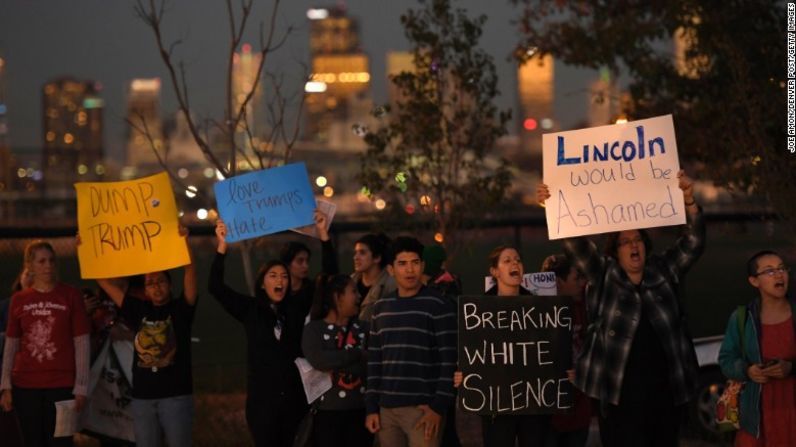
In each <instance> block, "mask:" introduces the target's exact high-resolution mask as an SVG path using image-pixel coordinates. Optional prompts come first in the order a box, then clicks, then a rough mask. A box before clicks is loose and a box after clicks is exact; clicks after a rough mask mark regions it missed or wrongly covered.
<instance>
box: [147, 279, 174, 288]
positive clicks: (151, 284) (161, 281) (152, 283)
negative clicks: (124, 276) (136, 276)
mask: <svg viewBox="0 0 796 447" xmlns="http://www.w3.org/2000/svg"><path fill="white" fill-rule="evenodd" d="M168 283H169V281H168V280H166V279H164V278H160V279H158V280H157V281H150V282H146V283H144V287H147V288H151V287H158V286H162V285H163V284H168Z"/></svg>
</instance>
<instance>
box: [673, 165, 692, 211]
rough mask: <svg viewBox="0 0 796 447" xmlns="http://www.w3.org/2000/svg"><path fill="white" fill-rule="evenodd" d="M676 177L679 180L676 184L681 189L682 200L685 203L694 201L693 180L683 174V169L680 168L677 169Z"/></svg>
mask: <svg viewBox="0 0 796 447" xmlns="http://www.w3.org/2000/svg"><path fill="white" fill-rule="evenodd" d="M677 179H678V180H679V184H678V186H679V187H680V189H682V190H683V200H685V202H686V203H691V202H693V201H694V181H693V180H691V177H689V176H687V175H686V174H685V171H683V170H682V169H680V170H679V171H677Z"/></svg>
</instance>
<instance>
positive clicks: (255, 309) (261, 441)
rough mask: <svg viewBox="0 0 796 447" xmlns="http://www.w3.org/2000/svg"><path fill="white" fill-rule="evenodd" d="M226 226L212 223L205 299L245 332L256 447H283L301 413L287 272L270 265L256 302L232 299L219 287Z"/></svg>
mask: <svg viewBox="0 0 796 447" xmlns="http://www.w3.org/2000/svg"><path fill="white" fill-rule="evenodd" d="M226 238H227V226H226V224H225V223H224V221H223V220H221V219H219V220H218V222H217V223H216V240H217V241H218V248H217V249H216V257H215V259H213V265H212V267H211V268H210V280H209V289H210V294H211V295H213V297H215V299H216V300H218V302H219V303H220V304H221V306H222V307H224V310H226V311H227V313H229V314H230V315H231V316H232V318H234V319H236V320H238V321H239V322H240V323H242V324H243V327H244V330H245V332H246V359H247V370H248V373H247V394H246V423H247V424H248V426H249V431H250V432H251V435H252V438H254V444H255V445H256V446H257V447H289V446H292V444H293V439H294V437H295V435H296V429H297V427H298V425H299V422H301V418H302V417H304V415H305V414H306V412H307V400H306V398H305V394H304V388H303V385H302V383H301V376H300V375H299V370H298V367H297V366H296V363H295V360H296V358H297V357H300V356H301V332H300V330H301V328H302V327H303V322H304V316H303V315H301V314H299V313H298V312H292V310H293V309H292V308H291V307H289V306H287V305H286V304H285V297H286V296H287V293H288V290H290V275H289V273H288V267H287V266H286V265H285V264H283V263H282V262H281V261H270V262H268V263H266V264H265V266H263V267H262V268H261V269H260V272H259V274H258V275H257V284H259V287H258V288H257V293H256V296H254V297H252V296H248V295H245V294H242V293H238V292H236V291H235V290H233V289H232V288H230V287H229V286H228V285H227V284H226V283H225V282H224V260H225V259H226V253H227V248H228V247H227V239H226Z"/></svg>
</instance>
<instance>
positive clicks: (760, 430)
mask: <svg viewBox="0 0 796 447" xmlns="http://www.w3.org/2000/svg"><path fill="white" fill-rule="evenodd" d="M746 270H747V277H748V280H749V284H751V285H752V287H754V288H755V289H757V292H758V296H756V297H755V298H754V299H753V300H752V301H751V302H750V303H749V304H747V305H746V309H745V314H742V315H744V316H745V322H744V325H743V334H741V330H740V329H741V328H740V327H739V322H738V315H737V313H738V312H739V310H736V311H735V312H733V314H732V315H731V316H730V319H729V321H728V323H727V332H726V333H725V334H724V340H723V341H722V344H721V350H720V351H719V365H720V366H721V371H722V373H724V375H725V376H727V378H729V379H732V380H737V381H740V382H744V385H743V388H741V395H740V403H739V411H738V413H739V417H740V421H739V425H740V430H739V431H738V434H737V435H736V436H735V446H736V447H774V446H793V445H796V376H795V375H796V371H794V368H793V362H794V361H796V320H794V317H793V316H794V313H796V301H795V300H794V299H793V298H792V297H788V280H789V273H790V269H789V268H788V267H786V266H785V263H784V262H783V261H782V257H781V256H780V255H779V254H777V253H776V252H773V251H769V250H765V251H761V252H758V253H756V254H755V255H754V256H752V257H751V258H750V259H749V261H748V262H747V264H746ZM741 337H743V340H742V339H741Z"/></svg>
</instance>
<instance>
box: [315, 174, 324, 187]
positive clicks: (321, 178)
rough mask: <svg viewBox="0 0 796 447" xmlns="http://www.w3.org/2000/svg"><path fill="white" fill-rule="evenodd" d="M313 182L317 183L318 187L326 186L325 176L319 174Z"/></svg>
mask: <svg viewBox="0 0 796 447" xmlns="http://www.w3.org/2000/svg"><path fill="white" fill-rule="evenodd" d="M315 184H316V185H318V187H320V188H323V187H324V186H326V177H324V176H322V175H319V176H318V177H317V178H316V179H315Z"/></svg>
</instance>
